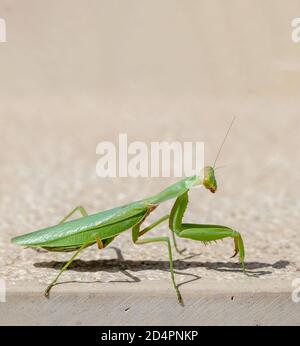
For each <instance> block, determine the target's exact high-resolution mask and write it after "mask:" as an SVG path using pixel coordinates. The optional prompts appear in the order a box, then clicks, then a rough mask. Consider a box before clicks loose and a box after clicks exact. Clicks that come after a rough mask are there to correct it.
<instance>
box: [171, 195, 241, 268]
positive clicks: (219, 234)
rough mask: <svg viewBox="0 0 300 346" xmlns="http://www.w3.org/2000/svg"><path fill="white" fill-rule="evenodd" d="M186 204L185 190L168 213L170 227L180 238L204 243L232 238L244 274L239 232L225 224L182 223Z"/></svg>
mask: <svg viewBox="0 0 300 346" xmlns="http://www.w3.org/2000/svg"><path fill="white" fill-rule="evenodd" d="M187 204H188V193H187V192H185V193H184V194H182V195H181V196H179V197H178V198H177V199H176V202H175V204H174V206H173V209H172V211H171V215H170V223H169V226H170V229H171V230H172V231H173V232H174V233H175V234H176V235H177V236H178V237H180V238H188V239H193V240H199V241H202V242H204V243H209V242H211V241H216V240H219V239H223V238H228V237H230V238H233V239H234V245H235V253H234V255H233V256H235V255H237V254H238V253H239V255H240V263H241V265H242V268H243V272H244V273H245V274H247V273H246V270H245V264H244V258H245V249H244V243H243V239H242V236H241V235H240V233H239V232H237V231H235V230H233V229H231V228H229V227H225V226H220V225H201V224H193V223H182V219H183V215H184V212H185V210H186V207H187Z"/></svg>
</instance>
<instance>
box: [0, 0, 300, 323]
mask: <svg viewBox="0 0 300 346" xmlns="http://www.w3.org/2000/svg"><path fill="white" fill-rule="evenodd" d="M299 13H300V7H299V2H297V1H289V6H286V2H285V1H276V2H274V1H258V0H256V1H240V0H239V1H233V0H231V1H226V4H225V3H224V2H223V1H221V0H219V1H211V0H210V1H189V2H186V3H183V2H181V1H178V2H177V1H164V2H163V3H161V2H160V1H129V0H128V1H122V2H118V1H89V3H88V5H86V2H85V1H83V0H77V1H69V0H62V1H51V2H50V1H46V0H44V1H35V0H27V1H26V3H25V2H20V1H13V0H11V1H4V0H1V2H0V16H1V17H3V18H5V20H6V22H7V43H4V44H1V45H0V75H1V84H0V97H1V101H0V138H1V150H0V162H1V166H0V196H1V199H0V216H1V222H0V260H1V267H0V278H1V279H2V280H5V282H6V283H7V287H8V288H9V289H8V297H9V300H8V302H7V303H3V304H2V303H0V309H1V310H2V311H3V310H4V311H5V314H4V315H2V314H1V316H2V317H1V323H19V324H22V323H23V324H25V323H27V320H26V318H25V317H24V315H22V313H20V311H22V309H25V310H24V311H33V315H34V311H36V310H35V309H36V307H37V306H39V305H40V302H41V301H42V300H39V299H41V298H38V297H40V296H39V294H40V290H41V289H42V288H44V286H45V285H46V284H47V283H49V281H51V279H52V278H53V277H54V276H55V275H56V274H57V273H58V269H59V268H60V267H61V265H62V263H63V262H64V261H66V260H67V259H68V258H69V256H70V254H58V253H44V252H34V251H32V250H28V249H27V250H26V249H22V248H20V247H17V246H14V245H12V244H10V238H11V237H13V236H16V235H20V234H23V233H25V232H29V231H33V230H36V229H39V228H42V227H45V226H48V225H52V224H55V223H57V222H58V221H59V220H60V219H61V218H62V217H63V216H64V215H66V214H67V213H68V212H69V211H70V210H71V209H72V208H74V207H75V206H77V205H83V206H85V207H86V209H87V210H88V211H89V212H96V211H98V210H103V209H106V208H110V207H114V206H116V205H120V204H124V203H127V202H129V201H132V200H136V199H139V198H143V197H145V196H148V195H150V194H152V193H153V192H155V191H159V190H160V189H162V188H163V187H165V186H167V185H168V184H170V183H171V182H173V181H174V179H172V178H170V179H158V178H153V179H151V178H149V179H133V178H126V179H125V178H123V179H121V178H120V179H100V178H98V177H97V176H96V173H95V167H96V163H97V159H98V158H99V157H97V155H96V154H95V151H96V145H97V143H98V142H100V141H104V140H108V141H114V142H116V141H117V139H118V135H119V133H127V134H128V138H129V141H135V140H142V141H145V142H146V143H148V144H149V143H150V142H151V141H162V140H168V141H172V140H176V141H204V142H205V154H206V163H208V164H209V163H212V162H213V160H214V158H215V155H216V152H217V149H218V147H219V145H220V142H221V139H222V137H223V135H224V133H225V131H226V129H227V126H228V124H229V122H230V120H231V118H232V115H236V116H237V121H236V123H235V125H234V128H233V130H232V132H231V135H230V137H229V139H228V141H227V143H226V145H225V147H224V151H223V152H222V155H221V158H220V161H219V164H220V165H223V164H225V165H227V167H226V168H224V169H222V170H221V169H220V170H219V171H218V174H217V180H218V183H219V191H218V193H216V194H215V195H212V194H210V193H209V192H208V191H204V190H194V191H192V192H191V196H190V205H189V208H188V210H187V212H186V220H189V221H191V222H203V223H219V224H224V225H228V226H231V227H233V228H235V229H237V230H239V231H240V232H241V233H242V235H243V237H244V240H245V247H246V262H247V267H248V269H249V271H250V272H252V273H255V274H256V276H257V277H256V278H252V279H253V285H255V292H257V295H255V296H252V295H251V291H250V292H248V293H247V297H250V296H251V297H252V298H251V299H250V298H249V299H250V300H247V299H248V298H247V299H246V300H245V301H246V302H249V304H250V305H251V306H252V307H253V309H254V310H257V315H256V314H255V313H254V312H253V316H254V317H253V318H251V319H250V318H249V319H248V322H249V323H251V324H253V323H255V322H254V321H255V319H256V317H255V316H260V317H259V318H258V317H257V320H258V321H263V322H262V323H267V324H268V323H269V324H271V323H277V322H278V321H279V322H280V323H282V324H285V323H289V322H293V323H299V321H300V320H299V319H298V317H299V316H298V315H297V314H296V313H295V311H296V309H299V306H298V305H297V304H294V303H292V302H291V300H290V294H291V282H292V280H294V279H295V278H298V277H300V253H299V247H300V237H299V219H300V199H299V196H300V179H299V172H300V155H299V153H298V149H299V145H300V118H299V114H300V101H299V87H300V74H299V71H300V67H299V63H298V61H299V53H300V44H295V43H293V42H292V41H291V38H290V36H291V27H290V22H291V20H292V18H294V17H297V16H299ZM253 18H255V23H254V21H253ZM170 207H171V204H170V203H166V204H165V205H162V206H161V207H160V208H159V209H158V210H157V211H156V213H155V214H156V215H152V216H151V218H150V219H149V221H151V220H153V219H154V218H156V217H157V216H159V215H162V214H164V213H166V212H167V211H168V210H169V209H170ZM155 232H156V233H159V234H167V233H168V230H167V228H166V226H165V225H162V226H161V227H160V228H159V229H157V230H156V231H155V230H153V234H154V233H155ZM180 246H181V247H186V248H187V251H186V253H185V254H184V256H182V257H179V256H178V255H177V254H176V255H174V257H175V269H176V272H178V274H177V281H178V283H183V282H186V281H189V280H195V281H193V282H190V283H186V284H185V285H183V286H182V288H184V289H187V290H190V294H191V295H193V294H194V293H193V290H195V293H196V292H198V290H199V289H200V288H201V287H206V286H205V282H206V280H212V282H213V283H214V284H213V287H214V285H217V287H218V288H220V289H221V288H222V287H231V288H232V289H233V290H238V287H240V286H236V282H237V281H240V280H242V282H244V281H243V280H246V281H245V283H246V282H247V283H248V278H245V279H244V277H243V276H242V274H241V271H240V269H239V266H238V265H237V263H236V260H235V259H229V256H230V255H231V254H232V252H233V244H232V241H230V240H224V241H223V242H219V243H217V244H215V245H211V246H207V247H205V246H204V245H202V244H200V243H196V242H192V241H188V240H181V241H180ZM70 269H71V270H69V271H68V272H66V273H65V274H64V275H63V276H62V278H61V280H62V281H65V282H66V281H75V282H77V283H78V282H81V281H82V282H87V281H88V282H94V283H95V292H97V294H96V293H95V296H94V295H93V294H92V295H89V293H88V292H89V290H90V289H91V288H90V287H91V285H93V284H78V285H76V284H74V286H73V284H72V285H71V284H70V285H65V286H63V285H60V286H58V287H57V288H55V290H56V289H57V291H58V292H60V293H58V296H57V298H56V300H55V299H54V300H53V301H52V300H51V301H49V302H47V303H43V304H44V305H43V306H45V310H43V311H44V315H41V314H40V315H39V321H44V322H45V323H55V321H57V322H58V320H59V318H56V317H55V316H54V315H53V314H52V309H53V310H54V311H56V309H58V306H59V305H60V304H63V302H64V299H65V298H64V297H65V294H66V295H67V297H68V298H66V299H67V300H66V302H65V304H69V306H71V305H72V304H74V305H75V306H76V307H77V308H78V311H83V309H84V306H83V305H82V304H81V303H80V302H81V300H79V302H78V301H77V300H76V299H75V298H74V297H77V296H80V297H86V296H88V297H89V298H82V299H83V302H84V303H86V302H88V303H87V304H88V306H89V309H88V310H86V311H90V314H89V313H88V312H86V314H85V317H82V318H80V317H78V318H79V319H74V320H72V321H73V322H74V323H75V322H80V321H81V323H88V322H90V321H92V320H93V314H96V312H95V311H96V309H102V310H101V311H102V312H103V311H104V312H105V315H109V313H110V309H111V308H110V307H109V306H108V305H102V304H103V302H100V301H101V299H100V298H101V297H102V295H105V294H106V293H105V292H109V290H110V289H111V290H113V288H112V287H117V292H118V294H116V296H115V297H114V299H115V301H114V302H115V303H114V304H115V306H116V307H117V308H116V309H117V310H116V311H120V309H121V306H122V307H123V305H121V301H122V300H123V299H124V296H126V292H127V291H126V289H127V288H125V287H128V289H132V288H133V287H136V289H137V290H138V292H139V294H138V295H137V296H138V297H139V298H130V299H131V300H130V304H132V305H134V304H133V303H134V302H136V301H134V299H138V302H136V306H137V307H138V308H137V310H141V311H148V312H149V311H150V310H149V309H150V307H149V302H151V304H152V302H153V301H148V300H147V299H144V298H143V297H145V295H146V291H147V289H146V287H148V285H150V286H149V287H151V288H152V287H154V286H155V285H158V286H159V287H160V291H159V294H158V295H157V297H153V299H154V300H155V299H156V300H155V302H156V303H155V304H157V305H158V306H160V304H161V303H160V302H161V300H160V299H161V298H159V297H161V296H165V294H167V293H164V290H165V288H164V287H165V286H164V285H161V282H162V281H166V280H169V274H168V262H167V252H166V249H165V247H164V246H163V245H160V244H152V245H145V246H134V245H133V244H132V242H131V238H130V234H129V233H126V234H124V235H122V236H120V237H118V238H117V239H116V240H115V241H114V242H113V243H112V247H111V248H108V249H105V250H104V251H102V252H101V253H100V252H99V251H98V250H97V248H96V247H93V248H89V249H87V250H86V251H85V252H84V253H82V255H81V256H80V259H79V260H78V261H76V262H75V263H74V265H73V266H72V267H71V268H70ZM252 279H251V280H252ZM113 281H117V282H118V283H113ZM120 281H121V282H120ZM123 281H133V282H134V283H133V284H128V285H127V284H126V283H123ZM267 282H269V283H271V284H269V286H265V285H266V284H267ZM33 283H34V284H36V285H37V287H38V288H36V289H34V291H33V292H32V293H30V294H29V293H22V292H31V290H32V287H33V286H32V285H33ZM245 283H243V285H245ZM282 285H283V286H282ZM69 286H72V287H74V292H75V293H74V295H73V296H72V295H70V294H69V295H68V294H67V293H64V288H63V287H66V288H65V289H66V292H67V290H68V288H67V287H69ZM102 286H103V289H104V291H103V293H102ZM273 286H276V287H277V286H278V287H282V290H279V291H278V292H277V293H276V294H275V295H276V298H275V297H274V294H273V293H272V290H271V291H270V292H269V293H268V290H267V288H266V287H270V289H271V288H272V287H273ZM11 287H13V288H14V290H15V291H14V290H12V291H10V290H11ZM92 287H94V286H92ZM105 287H107V288H105ZM169 287H170V286H169V285H167V286H166V292H169V290H170V289H171V288H169ZM189 287H190V288H189ZM122 290H124V292H123V293H122ZM144 290H146V291H145V292H144ZM288 292H289V293H288ZM72 294H73V293H72ZM220 294H221V298H220V296H218V297H219V298H218V299H221V300H218V299H217V302H216V303H214V299H215V296H214V295H212V296H211V298H209V302H210V303H208V304H211V305H210V308H211V315H213V314H216V313H217V311H220V310H219V307H218V306H217V305H214V304H221V305H222V304H223V303H220V302H222V301H224V299H225V301H226V304H225V303H224V304H225V305H223V310H222V309H221V310H222V311H223V313H220V315H219V319H217V320H212V319H210V320H208V319H207V320H205V317H203V316H204V314H203V313H202V312H203V311H204V310H203V309H204V308H203V306H205V299H206V298H201V299H200V300H201V303H199V305H197V304H198V303H197V299H196V300H192V298H191V300H190V303H191V305H193V304H196V309H195V310H194V311H195V314H197V316H198V315H199V316H201V318H199V319H196V320H197V323H199V324H200V323H203V324H205V323H207V324H208V323H209V321H215V322H216V323H220V324H222V323H224V324H225V323H227V322H226V321H233V322H234V321H238V320H239V317H238V316H240V318H241V321H244V322H243V323H247V320H246V317H247V316H245V315H243V311H244V310H245V311H247V310H248V309H249V307H250V305H246V306H243V305H241V306H243V308H241V307H240V305H239V302H241V300H239V299H237V300H236V301H234V302H233V303H232V302H231V301H229V303H228V302H227V298H222V297H224V294H223V293H222V292H221V293H220ZM228 294H229V293H228ZM236 295H237V296H238V292H236ZM262 295H263V296H262ZM270 296H272V298H269V297H270ZM32 297H34V299H33V298H32ZM62 297H63V298H62ZM98 297H99V299H98ZM120 297H121V298H120ZM167 297H168V298H166V299H167V300H168V301H169V303H168V304H169V306H170V309H171V307H172V309H175V310H176V311H177V309H178V307H177V304H176V303H175V302H174V299H173V292H170V295H169V293H168V294H167ZM201 297H202V296H201ZM203 297H204V296H203ZM226 297H227V296H226ZM253 297H254V298H253ZM262 297H267V298H262ZM85 299H87V300H85ZM222 299H223V300H222ZM268 299H270V300H268ZM276 299H278V301H277V300H276ZM22 301H24V303H21V302H22ZM55 301H56V302H57V304H58V305H55ZM96 301H97V304H96V305H95V302H96ZM218 302H219V303H218ZM268 302H269V303H270V304H271V306H272V309H274V310H272V309H270V312H272V313H271V315H269V316H268V318H267V319H266V320H264V319H263V317H262V314H263V311H265V310H266V309H267V307H268V306H269V305H268V304H269V303H268ZM202 303H203V304H204V305H202ZM52 304H53V305H52ZM105 304H107V303H105ZM227 304H234V305H230V306H231V307H232V306H233V307H234V308H233V310H228V309H227V307H228V305H227ZM245 304H246V303H245ZM119 305H120V306H119ZM66 306H67V305H66ZM92 306H93V308H92ZM186 309H187V310H182V309H181V310H178V311H180V314H184V316H185V318H186V321H188V316H189V313H190V311H191V309H190V310H189V308H188V307H186ZM214 309H215V310H214ZM235 309H237V310H235ZM251 309H252V308H251ZM47 311H50V312H47ZM59 311H60V310H58V314H59ZM68 311H71V312H72V310H68ZM132 311H134V310H132ZM160 311H161V310H159V309H158V310H157V311H156V312H153V311H152V312H151V313H150V314H148V315H147V316H148V317H147V318H148V320H147V319H146V317H145V319H144V320H143V322H144V323H152V321H156V319H155V318H154V317H156V318H157V319H158V320H159V321H162V322H161V323H163V320H162V319H163V316H161V315H159V314H160ZM184 311H186V312H184ZM224 311H227V312H228V313H226V314H225V312H224ZM278 311H284V313H283V315H282V316H283V317H282V318H281V319H280V320H278V316H281V315H278ZM198 312H199V314H198ZM236 313H237V315H236ZM70 314H71V313H70ZM3 316H9V318H8V317H7V320H6V319H5V317H3ZM59 316H61V315H59ZM111 316H113V315H111ZM159 316H160V317H159ZM191 316H194V315H191ZM242 316H245V319H243V318H242ZM120 318H121V316H120ZM122 318H123V317H122ZM132 318H134V316H132ZM174 318H175V317H174ZM272 318H273V319H272ZM3 319H4V321H3ZM112 319H113V320H116V319H114V318H112ZM28 321H29V320H28ZM31 321H32V322H33V323H34V321H35V320H34V317H33V318H32V319H31ZM119 321H120V323H121V322H122V321H123V320H122V321H121V320H119ZM132 321H133V319H132ZM172 321H174V323H177V322H176V320H175V319H174V320H172ZM186 321H184V322H182V321H181V322H182V323H185V322H186ZM100 322H101V320H100V319H99V324H100ZM60 323H62V324H63V323H67V321H63V320H60ZM122 323H123V322H122ZM172 323H173V322H172Z"/></svg>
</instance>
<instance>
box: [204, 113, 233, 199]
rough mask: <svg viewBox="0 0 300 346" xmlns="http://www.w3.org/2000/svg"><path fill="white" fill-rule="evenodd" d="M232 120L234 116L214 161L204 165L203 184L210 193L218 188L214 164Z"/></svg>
mask: <svg viewBox="0 0 300 346" xmlns="http://www.w3.org/2000/svg"><path fill="white" fill-rule="evenodd" d="M234 120H235V118H233V119H232V121H231V123H230V126H229V128H228V130H227V132H226V135H225V137H224V139H223V142H222V144H221V145H220V148H219V151H218V153H217V156H216V159H215V162H214V165H213V166H212V167H211V166H206V167H204V177H203V185H204V187H205V188H207V189H208V190H209V191H210V192H212V193H215V192H216V191H217V188H218V185H217V181H216V177H215V170H216V168H215V166H216V163H217V161H218V158H219V155H220V153H221V150H222V148H223V145H224V143H225V141H226V139H227V136H228V134H229V132H230V130H231V127H232V125H233V123H234Z"/></svg>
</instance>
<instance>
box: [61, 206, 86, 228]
mask: <svg viewBox="0 0 300 346" xmlns="http://www.w3.org/2000/svg"><path fill="white" fill-rule="evenodd" d="M77 210H78V211H79V212H80V214H81V216H82V217H84V216H88V213H87V212H86V210H85V209H84V208H83V207H82V206H78V207H76V208H74V209H73V210H72V211H70V213H69V214H67V215H66V216H65V217H64V218H63V219H62V220H61V221H60V222H59V224H61V223H64V222H65V221H66V220H68V219H69V218H70V217H71V216H72V215H73V214H75V213H76V211H77Z"/></svg>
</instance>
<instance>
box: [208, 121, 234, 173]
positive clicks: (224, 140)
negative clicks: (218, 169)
mask: <svg viewBox="0 0 300 346" xmlns="http://www.w3.org/2000/svg"><path fill="white" fill-rule="evenodd" d="M234 121H235V117H233V118H232V120H231V123H230V125H229V127H228V130H227V132H226V134H225V136H224V139H223V142H222V143H221V145H220V148H219V151H218V153H217V156H216V159H215V162H214V165H213V168H215V165H216V163H217V161H218V158H219V156H220V153H221V151H222V148H223V145H224V143H225V142H226V139H227V137H228V135H229V132H230V130H231V128H232V125H233V123H234Z"/></svg>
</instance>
